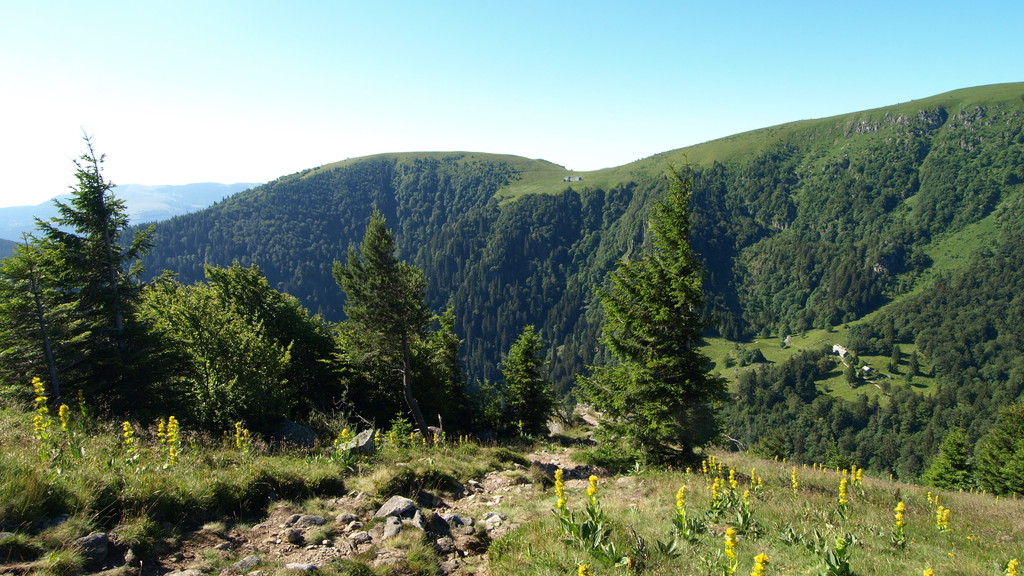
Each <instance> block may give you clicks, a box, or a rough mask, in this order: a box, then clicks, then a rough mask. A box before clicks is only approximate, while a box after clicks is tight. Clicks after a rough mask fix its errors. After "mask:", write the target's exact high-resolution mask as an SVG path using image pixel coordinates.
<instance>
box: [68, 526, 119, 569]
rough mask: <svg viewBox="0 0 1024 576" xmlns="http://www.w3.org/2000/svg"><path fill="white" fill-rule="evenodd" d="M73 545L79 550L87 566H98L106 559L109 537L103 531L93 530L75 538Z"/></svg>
mask: <svg viewBox="0 0 1024 576" xmlns="http://www.w3.org/2000/svg"><path fill="white" fill-rule="evenodd" d="M74 545H75V547H76V548H78V549H79V550H81V552H82V556H83V557H84V558H85V564H86V565H87V566H100V565H102V564H103V562H104V561H105V560H106V559H107V550H108V548H109V546H110V539H109V538H107V535H106V534H105V533H103V532H93V533H92V534H89V535H88V536H83V537H81V538H79V539H77V540H75V542H74Z"/></svg>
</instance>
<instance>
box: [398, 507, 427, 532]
mask: <svg viewBox="0 0 1024 576" xmlns="http://www.w3.org/2000/svg"><path fill="white" fill-rule="evenodd" d="M402 523H403V524H408V525H410V526H413V527H415V528H416V529H418V530H420V531H421V532H426V531H427V524H426V522H424V521H423V514H421V513H420V511H419V510H417V511H416V513H415V514H413V515H412V519H411V520H404V521H403V522H402Z"/></svg>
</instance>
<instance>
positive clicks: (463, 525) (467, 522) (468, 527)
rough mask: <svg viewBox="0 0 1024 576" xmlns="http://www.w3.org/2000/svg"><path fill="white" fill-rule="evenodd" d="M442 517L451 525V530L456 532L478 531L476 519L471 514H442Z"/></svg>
mask: <svg viewBox="0 0 1024 576" xmlns="http://www.w3.org/2000/svg"><path fill="white" fill-rule="evenodd" d="M441 517H442V518H444V520H445V521H446V522H448V526H450V527H451V531H452V533H454V534H464V535H467V536H468V535H472V534H473V533H474V532H476V528H474V527H473V526H474V524H475V523H474V521H473V519H472V518H471V517H469V516H463V515H462V514H442V515H441Z"/></svg>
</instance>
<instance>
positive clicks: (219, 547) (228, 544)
mask: <svg viewBox="0 0 1024 576" xmlns="http://www.w3.org/2000/svg"><path fill="white" fill-rule="evenodd" d="M231 548H233V546H232V545H231V542H226V541H225V542H221V543H220V544H217V545H216V546H214V547H213V549H214V550H221V551H228V550H231Z"/></svg>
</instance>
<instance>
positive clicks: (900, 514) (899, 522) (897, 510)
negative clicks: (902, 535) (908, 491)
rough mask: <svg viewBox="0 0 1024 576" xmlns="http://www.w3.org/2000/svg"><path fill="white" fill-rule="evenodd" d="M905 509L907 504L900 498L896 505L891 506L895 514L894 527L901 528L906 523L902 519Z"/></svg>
mask: <svg viewBox="0 0 1024 576" xmlns="http://www.w3.org/2000/svg"><path fill="white" fill-rule="evenodd" d="M906 510H907V505H906V504H904V503H903V501H902V500H900V501H899V502H897V503H896V507H895V508H893V512H894V513H895V514H896V527H897V528H902V527H903V526H905V525H906V524H907V523H906V522H905V521H904V520H903V513H904V512H905V511H906Z"/></svg>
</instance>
